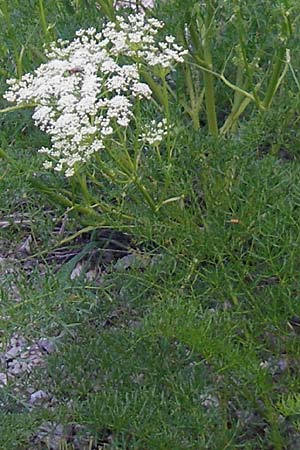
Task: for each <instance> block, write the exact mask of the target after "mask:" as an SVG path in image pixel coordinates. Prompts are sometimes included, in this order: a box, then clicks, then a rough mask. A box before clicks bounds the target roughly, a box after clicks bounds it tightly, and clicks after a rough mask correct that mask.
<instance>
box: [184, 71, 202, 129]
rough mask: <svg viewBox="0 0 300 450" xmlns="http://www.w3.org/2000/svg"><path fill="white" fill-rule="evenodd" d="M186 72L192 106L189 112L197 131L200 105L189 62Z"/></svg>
mask: <svg viewBox="0 0 300 450" xmlns="http://www.w3.org/2000/svg"><path fill="white" fill-rule="evenodd" d="M184 72H185V80H186V86H187V90H188V93H189V97H190V102H191V107H190V108H189V110H188V113H189V115H190V117H191V119H192V122H193V126H194V129H195V130H196V131H197V130H199V128H200V121H199V109H200V105H199V102H198V101H197V99H196V94H195V90H194V83H193V78H192V73H191V69H190V67H189V65H188V64H185V71H184Z"/></svg>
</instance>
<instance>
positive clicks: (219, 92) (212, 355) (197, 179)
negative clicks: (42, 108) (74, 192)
mask: <svg viewBox="0 0 300 450" xmlns="http://www.w3.org/2000/svg"><path fill="white" fill-rule="evenodd" d="M104 3H105V2H101V1H99V2H97V1H88V0H85V1H83V0H82V1H80V0H77V1H71V0H64V1H58V0H56V1H51V2H42V1H36V0H27V1H26V2H22V1H19V0H10V1H9V2H6V1H4V0H2V1H1V2H0V13H1V21H2V26H1V27H0V29H1V32H0V37H1V39H0V42H1V44H0V54H1V60H2V62H3V63H2V66H1V76H2V77H1V91H2V92H4V91H5V90H6V84H5V80H6V79H7V78H9V77H12V76H18V75H20V74H21V73H25V72H28V71H31V70H33V69H34V68H35V67H37V66H38V65H39V64H41V63H42V62H43V58H44V57H43V44H44V43H45V42H49V41H51V40H52V39H54V38H56V37H62V38H72V37H73V35H74V33H75V31H76V30H77V29H78V28H84V27H89V26H95V27H97V28H100V27H101V24H102V22H103V20H105V16H104V10H103V4H104ZM217 3H218V2H217ZM220 3H222V5H221V6H220V5H218V6H220V7H219V8H217V14H216V16H214V21H215V22H214V24H215V25H214V26H215V27H216V29H215V30H214V33H215V34H214V39H212V43H211V52H212V55H213V63H214V69H215V71H216V72H217V73H219V74H221V73H222V71H224V74H225V76H226V78H227V79H229V80H233V79H235V77H238V74H237V67H238V61H240V60H239V59H238V58H239V55H240V54H239V50H237V46H238V43H237V32H236V30H237V28H236V22H235V21H236V20H237V19H236V18H237V17H238V14H237V11H236V9H235V8H236V4H237V3H239V2H234V1H227V2H225V1H224V2H220ZM241 3H242V8H241V9H240V14H242V19H243V23H244V24H245V29H244V30H243V33H244V34H243V36H242V39H243V42H244V45H245V49H246V50H247V61H249V67H248V70H249V73H248V74H247V72H246V69H245V67H244V66H243V71H242V75H243V77H244V79H243V83H244V84H243V86H244V87H245V89H247V90H248V91H249V92H251V93H252V94H253V92H254V93H256V92H255V90H253V86H256V85H257V84H259V86H260V88H259V89H261V90H259V92H258V94H257V95H259V96H260V101H262V102H264V101H265V99H266V97H265V95H266V93H267V92H268V86H269V84H268V83H269V81H270V79H271V78H272V73H273V72H272V65H270V61H272V57H274V48H277V47H276V45H277V44H278V42H279V41H280V38H281V37H282V35H281V33H283V31H282V28H280V29H279V28H278V27H279V25H278V24H279V23H280V24H281V18H282V14H283V12H286V11H289V17H291V23H292V24H293V25H292V31H293V32H292V34H291V35H289V36H288V37H287V35H285V39H288V41H285V42H284V45H285V48H286V47H287V46H288V48H289V50H290V55H291V64H290V66H289V67H287V71H286V75H285V78H284V80H283V81H282V82H281V84H280V86H278V90H277V92H276V95H274V98H273V99H272V102H270V104H269V105H268V107H267V108H265V110H264V109H262V108H259V107H258V106H259V105H258V103H257V102H255V101H251V102H250V103H249V105H248V106H247V108H245V110H244V111H243V113H242V114H241V115H240V116H239V121H238V122H237V123H235V124H234V126H233V128H231V129H230V130H229V131H228V132H226V133H223V134H222V133H221V135H220V132H218V133H212V132H211V131H212V129H211V128H210V124H209V118H208V115H207V112H208V105H207V104H205V99H204V97H202V99H203V101H202V103H201V104H200V103H199V105H196V104H195V103H194V104H193V96H191V91H189V90H188V88H187V81H186V80H187V73H186V71H188V70H190V71H191V73H190V76H191V77H192V80H193V86H194V87H193V89H195V92H194V94H195V98H196V99H199V98H200V99H201V95H202V94H201V92H202V89H203V85H204V83H205V80H204V78H205V75H204V73H205V72H203V71H202V70H200V69H199V67H197V62H195V61H194V63H192V62H191V64H190V65H188V64H187V65H184V66H183V67H182V68H179V67H178V70H177V71H176V74H174V75H173V74H172V76H171V77H170V79H169V80H168V82H169V85H170V87H171V88H172V89H173V92H174V93H175V95H174V96H173V97H172V99H171V102H172V103H171V111H172V119H173V121H174V123H175V135H176V140H175V141H174V150H173V159H172V165H171V169H170V171H169V176H170V184H169V192H168V194H169V195H170V196H172V197H180V198H181V200H180V201H178V202H172V203H170V204H168V205H165V208H164V209H163V210H162V211H160V212H158V213H157V214H155V215H154V214H153V213H152V212H151V211H149V208H147V206H146V205H144V204H142V203H140V204H139V203H135V202H132V201H131V195H132V192H131V191H130V190H129V191H128V192H126V196H125V198H124V197H123V198H122V197H120V195H121V194H122V190H120V187H118V186H113V185H112V184H111V183H108V182H105V181H104V182H103V185H102V187H101V189H102V190H101V195H102V196H103V197H104V198H105V199H106V201H107V202H108V203H109V202H111V203H112V204H115V203H114V202H116V201H117V200H116V199H120V198H121V199H122V201H120V204H121V206H122V208H123V207H124V211H125V212H126V213H127V214H129V215H130V216H131V217H134V220H131V221H130V223H124V221H123V220H121V219H120V218H118V216H117V215H111V216H109V217H108V218H106V222H105V226H104V225H103V224H102V225H101V224H100V225H99V226H93V228H94V229H93V231H91V230H86V232H85V233H81V230H82V227H83V226H84V225H80V224H79V221H78V216H72V215H69V216H67V215H66V214H65V208H64V207H63V206H62V205H59V204H57V202H55V201H54V202H53V197H52V198H51V196H50V197H49V196H46V195H45V193H44V192H42V189H40V190H39V189H37V186H39V185H38V183H37V180H38V181H40V182H41V181H42V182H43V183H46V184H47V185H48V186H52V187H54V189H55V190H57V191H62V190H63V189H65V188H66V185H65V183H66V182H65V180H64V179H63V178H62V177H59V176H57V175H56V174H52V173H51V172H48V171H47V172H46V171H45V170H44V169H42V164H41V157H40V156H39V155H38V154H37V152H36V149H37V148H39V147H41V146H42V145H46V144H47V138H46V137H45V136H44V135H43V134H42V133H41V132H40V131H39V130H37V129H36V128H35V127H34V126H33V123H32V121H31V115H30V111H22V112H14V113H9V114H2V115H1V116H0V121H1V131H0V148H1V149H2V150H3V151H5V155H6V157H5V158H3V159H2V160H1V172H0V177H1V186H0V212H1V216H0V227H1V228H0V233H1V234H0V243H1V249H0V281H1V290H0V299H1V301H0V309H1V315H0V342H1V347H0V350H1V352H2V353H1V356H0V363H1V369H0V373H1V374H2V376H4V375H5V374H6V373H7V371H8V369H9V367H11V366H10V364H11V362H12V361H15V360H16V359H18V361H21V360H26V358H27V359H28V356H26V355H25V356H24V355H23V356H22V355H21V356H20V355H15V356H12V357H11V360H10V359H9V358H8V357H7V351H9V350H8V349H11V348H12V346H13V344H12V339H13V338H15V339H19V340H20V337H22V338H23V339H24V340H26V345H25V344H23V347H24V352H25V351H28V348H31V350H32V348H33V347H32V346H34V345H36V344H37V343H38V342H40V341H41V339H42V340H44V341H45V342H47V343H48V344H49V343H51V346H52V347H51V349H49V348H48V350H44V352H43V364H36V365H34V364H33V365H34V370H28V371H26V370H25V371H22V370H21V369H20V370H19V372H18V371H17V373H16V374H14V375H13V376H10V377H9V378H8V380H7V383H2V384H3V386H2V387H1V388H0V423H1V433H0V448H3V449H20V450H21V449H35V448H37V449H38V448H45V449H47V448H51V449H58V448H61V449H74V448H76V449H83V448H86V449H92V448H95V449H96V448H108V449H130V450H133V449H136V450H144V449H145V450H146V449H151V450H152V449H153V450H156V449H157V450H159V449H161V450H163V449H164V450H186V449H195V450H199V449H209V450H213V449H215V450H221V449H224V450H225V449H249V450H250V449H266V450H271V449H275V450H279V449H290V450H296V449H297V448H300V446H299V441H300V439H299V438H300V434H299V433H300V422H299V414H300V397H299V372H300V364H299V361H300V344H299V342H300V341H299V332H300V328H299V327H300V303H299V300H300V298H299V270H298V267H299V262H300V261H299V240H300V233H299V229H300V222H299V208H300V203H299V198H300V173H299V156H300V152H299V148H300V147H299V140H300V133H299V85H298V80H299V76H298V73H299V67H300V66H299V62H298V61H299V58H298V53H297V52H298V48H299V37H300V35H299V26H298V27H297V26H296V25H297V23H298V22H297V20H298V15H299V13H300V10H299V7H298V6H297V5H295V2H288V1H286V2H284V1H282V2H281V1H277V2H274V1H272V2H271V1H264V2H257V1H253V0H252V1H251V2H250V1H247V0H245V1H244V2H241ZM101 4H102V8H101ZM196 4H199V2H194V1H191V2H190V7H189V8H187V7H186V2H184V1H182V0H172V1H168V2H162V1H161V2H157V6H156V8H155V9H154V10H152V11H148V14H151V15H152V14H153V15H154V16H155V17H158V18H160V19H162V20H164V21H165V22H166V28H167V31H168V32H170V33H173V34H175V35H176V34H177V38H178V39H182V35H180V30H181V29H182V27H183V25H184V23H192V20H193V17H195V15H196V14H197V10H196V9H195V5H196ZM200 7H202V8H205V5H204V4H203V5H202V3H200ZM203 10H204V9H203ZM203 17H204V19H205V17H206V16H205V15H204V16H203ZM282 23H286V22H285V21H284V20H283V22H282ZM280 27H281V25H280ZM199 39H200V38H199ZM278 40H279V41H278ZM239 42H241V41H239ZM280 42H282V41H280ZM190 45H191V46H192V44H190ZM239 45H240V44H239ZM193 48H194V47H193ZM239 48H241V47H239ZM258 50H259V53H260V54H259V57H260V60H259V61H260V62H259V67H258V69H257V70H256V69H255V71H254V69H253V67H254V65H253V64H254V63H253V61H254V60H255V57H256V56H257V55H256V53H257V51H258ZM224 56H225V58H226V61H227V62H226V67H225V68H224V63H225V61H224ZM276 57H277V56H276V54H275V59H276ZM255 61H256V60H255ZM274 61H275V60H274ZM280 61H281V62H282V67H281V69H282V70H283V69H284V63H285V59H284V57H283V56H282V57H281V60H280ZM275 62H276V61H275ZM193 64H194V65H193ZM243 64H245V59H244V60H243ZM198 65H199V64H198ZM240 81H241V80H240ZM251 83H252V85H251ZM214 87H215V98H216V102H215V106H216V111H215V112H216V120H217V124H218V129H219V131H220V130H221V129H222V126H223V125H224V123H226V118H227V117H228V116H229V115H230V113H231V112H232V110H233V107H234V102H241V98H237V97H236V94H235V92H236V91H234V90H232V89H231V88H230V87H228V86H226V84H224V82H223V81H222V79H220V78H218V77H214ZM236 104H239V105H240V104H241V103H236ZM6 106H7V105H6V104H5V102H4V101H2V107H3V108H5V107H6ZM193 107H194V108H196V109H194V110H193V112H192V114H191V111H192V109H193ZM191 108H192V109H191ZM197 108H198V109H197ZM151 114H152V112H151V111H149V117H150V116H151ZM1 154H2V153H0V155H1ZM143 170H144V175H145V176H146V177H148V180H149V189H152V194H153V195H154V196H155V195H156V193H157V191H155V189H157V190H158V187H159V180H160V177H161V175H162V173H161V170H162V169H161V166H160V165H159V164H158V162H157V159H156V158H154V157H153V156H152V155H151V154H150V155H146V157H145V161H144V165H143ZM155 181H157V183H158V184H155ZM51 199H52V201H51ZM109 219H110V220H111V225H110V226H108V224H107V223H108V220H109ZM80 220H81V221H82V222H84V217H82V216H81V217H80ZM74 235H75V238H74ZM87 274H89V276H87ZM49 345H50V344H49ZM26 349H27V350H26ZM22 351H23V350H22ZM32 351H33V350H32ZM10 373H11V372H10ZM0 380H1V378H0ZM2 380H3V378H2ZM4 384H5V385H4ZM38 391H43V392H44V393H45V394H46V395H45V396H44V397H43V398H39V399H37V400H36V399H35V397H32V395H33V394H34V393H36V392H38Z"/></svg>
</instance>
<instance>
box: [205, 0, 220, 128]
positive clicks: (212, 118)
mask: <svg viewBox="0 0 300 450" xmlns="http://www.w3.org/2000/svg"><path fill="white" fill-rule="evenodd" d="M206 8H207V17H206V20H205V30H204V36H203V54H204V60H205V62H206V64H207V66H208V67H209V68H210V69H212V67H213V64H212V54H211V33H212V21H213V17H214V11H213V6H212V3H211V0H207V1H206ZM203 79H204V88H205V105H206V116H207V122H208V129H209V131H210V133H211V134H212V135H213V136H218V124H217V114H216V101H215V92H214V79H213V76H212V74H211V73H209V72H204V74H203Z"/></svg>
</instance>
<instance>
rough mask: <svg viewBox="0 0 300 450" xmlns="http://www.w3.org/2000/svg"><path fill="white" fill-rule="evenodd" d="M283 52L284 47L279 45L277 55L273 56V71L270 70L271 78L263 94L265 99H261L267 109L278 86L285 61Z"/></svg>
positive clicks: (284, 50)
mask: <svg viewBox="0 0 300 450" xmlns="http://www.w3.org/2000/svg"><path fill="white" fill-rule="evenodd" d="M285 52H286V48H285V47H281V48H280V49H279V50H278V52H277V55H276V57H275V62H274V64H273V71H272V76H271V80H270V83H269V86H268V89H267V92H266V95H265V99H264V101H263V105H264V107H265V109H268V107H269V106H270V104H271V102H272V100H273V97H274V95H275V93H276V91H277V89H278V87H279V83H278V81H279V79H280V78H281V77H280V73H281V70H282V67H283V65H284V62H285V58H284V56H285Z"/></svg>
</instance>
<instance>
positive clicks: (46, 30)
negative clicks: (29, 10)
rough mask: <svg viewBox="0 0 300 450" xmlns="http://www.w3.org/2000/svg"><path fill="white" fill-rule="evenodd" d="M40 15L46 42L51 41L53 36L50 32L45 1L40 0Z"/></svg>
mask: <svg viewBox="0 0 300 450" xmlns="http://www.w3.org/2000/svg"><path fill="white" fill-rule="evenodd" d="M39 13H40V20H41V25H42V29H43V32H44V35H45V38H46V40H48V41H49V40H51V35H50V32H49V26H48V23H47V19H46V14H45V8H44V0H39Z"/></svg>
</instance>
